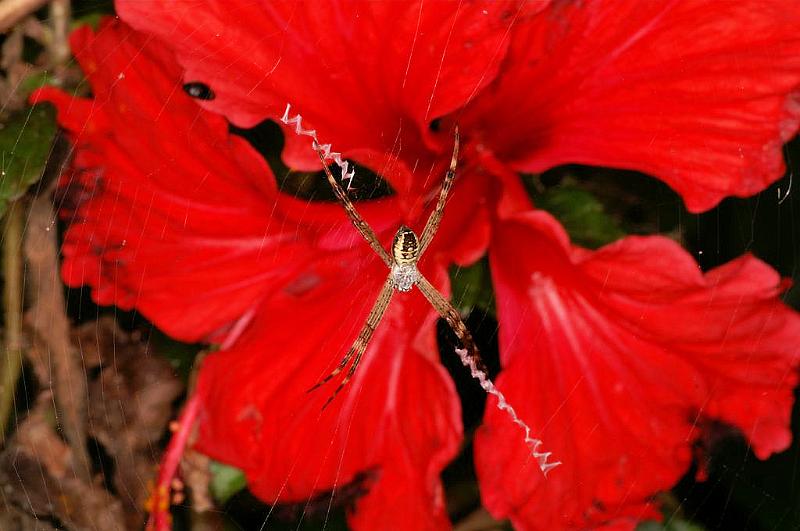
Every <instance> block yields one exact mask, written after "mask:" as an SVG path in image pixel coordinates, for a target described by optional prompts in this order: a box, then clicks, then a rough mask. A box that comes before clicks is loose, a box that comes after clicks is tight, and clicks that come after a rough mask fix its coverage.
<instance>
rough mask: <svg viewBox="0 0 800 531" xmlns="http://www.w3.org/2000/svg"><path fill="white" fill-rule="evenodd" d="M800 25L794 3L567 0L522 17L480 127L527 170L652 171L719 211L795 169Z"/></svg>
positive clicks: (695, 202) (694, 206)
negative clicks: (580, 166)
mask: <svg viewBox="0 0 800 531" xmlns="http://www.w3.org/2000/svg"><path fill="white" fill-rule="evenodd" d="M798 26H800V10H798V9H795V8H793V7H789V6H788V5H787V4H786V2H785V1H783V0H745V1H737V2H720V1H717V0H680V1H663V2H641V1H639V0H623V1H614V2H612V1H607V2H602V1H599V2H555V3H553V4H552V5H551V7H550V8H549V9H547V10H545V11H543V12H542V13H540V14H539V15H538V16H536V17H532V18H531V19H529V20H527V21H525V22H524V23H521V24H519V25H518V26H517V27H516V29H515V33H514V38H513V43H512V46H511V49H510V51H509V57H508V59H507V61H506V63H505V64H504V65H503V67H502V72H501V74H500V76H499V78H498V82H497V83H496V84H495V85H493V86H491V87H490V88H488V89H487V91H488V92H487V91H485V92H486V96H485V97H484V99H482V100H478V102H476V107H475V108H474V109H472V111H471V114H472V116H473V118H472V120H473V129H474V128H476V127H480V128H481V129H482V130H483V133H482V134H483V136H484V140H485V141H486V142H487V144H489V145H490V146H491V147H492V148H493V149H494V150H495V151H496V153H497V155H498V157H499V158H501V159H503V160H504V161H506V162H509V163H513V165H514V167H515V168H516V169H517V170H524V171H541V170H544V169H547V168H549V167H552V166H554V165H557V164H562V163H566V162H579V163H585V164H595V165H601V166H613V167H619V168H629V169H635V170H640V171H644V172H647V173H650V174H652V175H655V176H657V177H659V178H661V179H663V180H664V181H666V182H667V183H668V184H669V185H670V186H672V187H673V188H675V189H676V190H677V191H678V192H680V194H681V195H682V196H683V197H684V199H685V201H686V204H687V206H688V208H689V209H690V210H692V211H701V210H705V209H708V208H711V207H712V206H714V205H715V204H717V203H718V202H719V201H720V200H721V199H722V198H723V197H725V196H728V195H737V196H748V195H751V194H753V193H756V192H759V191H761V190H762V189H764V188H765V187H766V186H767V185H768V184H769V183H771V182H772V181H774V180H776V179H778V178H779V177H780V176H781V175H782V174H783V171H784V164H783V158H782V152H781V146H782V144H783V143H784V142H785V141H787V140H788V139H789V138H791V137H792V136H793V135H794V134H795V133H796V131H797V129H798V119H799V117H800V102H798V98H799V97H800V96H798V94H800V93H799V92H798V90H799V89H800V38H798V36H797V27H798ZM475 122H480V125H478V124H477V123H475ZM465 129H466V127H465Z"/></svg>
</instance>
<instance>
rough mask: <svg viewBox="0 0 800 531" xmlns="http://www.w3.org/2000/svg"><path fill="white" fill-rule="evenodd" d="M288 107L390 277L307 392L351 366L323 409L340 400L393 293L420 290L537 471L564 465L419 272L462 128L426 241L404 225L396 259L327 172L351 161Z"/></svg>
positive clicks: (441, 206) (349, 174)
mask: <svg viewBox="0 0 800 531" xmlns="http://www.w3.org/2000/svg"><path fill="white" fill-rule="evenodd" d="M290 108H291V106H290V105H287V106H286V112H285V113H284V114H283V118H281V122H283V123H284V124H286V125H291V124H294V125H295V133H297V134H299V135H306V136H310V137H311V138H313V139H314V142H313V144H312V147H313V148H314V150H315V151H316V152H317V155H318V156H319V160H320V162H321V163H322V168H323V170H324V172H325V177H326V178H327V179H328V183H329V184H330V185H331V188H333V192H334V194H335V195H336V198H337V199H338V200H339V202H340V203H341V204H342V206H343V207H344V210H345V212H346V213H347V217H349V218H350V221H351V222H352V223H353V225H354V226H355V228H356V229H357V230H358V232H360V233H361V236H363V237H364V239H365V240H366V241H367V243H368V244H369V245H370V247H372V250H373V251H375V253H376V254H377V255H378V256H380V257H381V260H383V263H384V264H386V266H387V267H388V268H389V275H388V277H387V278H386V281H385V282H384V283H383V287H382V288H381V291H380V293H379V294H378V298H377V299H376V300H375V303H374V304H373V306H372V310H370V312H369V315H368V316H367V321H366V323H364V326H363V328H362V329H361V331H360V332H359V334H358V337H356V340H355V342H354V343H353V346H352V347H350V350H348V351H347V353H346V354H345V355H344V357H342V360H341V361H340V362H339V364H338V365H337V366H336V368H335V369H333V371H331V373H330V374H328V375H327V376H326V377H325V378H323V379H322V380H320V381H319V382H318V383H316V384H315V385H314V386H313V387H311V388H310V389H309V392H311V391H313V390H314V389H317V388H318V387H320V386H322V385H323V384H325V383H327V382H329V381H330V380H332V379H333V378H335V377H336V376H337V375H339V374H340V373H341V372H342V371H344V370H345V369H346V368H347V366H348V364H349V365H350V367H349V369H347V373H346V374H345V376H344V378H343V379H342V381H341V382H340V383H339V386H338V387H337V388H336V390H335V391H334V392H333V394H332V395H331V396H330V397H329V398H328V400H327V401H326V402H325V404H324V405H323V406H322V408H323V409H325V407H327V406H328V405H329V404H330V403H331V402H332V401H333V399H334V398H336V395H338V394H339V392H340V391H341V390H342V389H343V388H344V386H345V385H347V383H348V382H349V381H350V379H351V378H352V377H353V375H354V374H355V372H356V368H357V367H358V364H359V363H360V362H361V357H362V356H363V355H364V352H365V351H366V350H367V346H368V345H369V341H370V339H371V338H372V334H373V333H374V332H375V329H376V328H377V327H378V324H379V323H380V321H381V318H383V314H384V313H385V312H386V308H388V306H389V303H390V302H391V300H392V295H393V294H394V291H395V290H397V291H402V292H407V291H410V290H411V289H412V288H413V287H414V286H417V287H418V288H419V290H420V291H421V292H422V294H423V295H424V296H425V298H426V299H428V302H430V303H431V305H432V306H433V308H434V309H435V310H436V311H437V312H438V313H439V315H440V316H442V318H444V320H445V321H447V324H448V325H450V328H452V329H453V332H455V334H456V336H457V337H458V339H459V341H460V342H461V345H462V346H463V347H464V348H463V349H456V353H457V354H458V356H459V357H460V358H461V362H462V363H463V364H464V365H465V366H467V367H469V369H470V373H471V375H472V377H473V378H475V379H476V380H478V381H479V382H480V385H481V387H482V388H483V389H484V390H485V391H486V392H488V393H490V394H492V395H494V396H495V397H496V398H497V407H498V408H499V409H501V410H503V411H505V412H506V413H508V415H509V416H510V417H511V420H512V422H514V423H515V424H517V425H518V426H520V427H521V428H522V429H523V430H525V444H527V445H528V447H529V448H530V451H531V454H532V455H533V457H534V458H536V460H537V461H538V464H539V468H540V469H541V471H542V473H543V474H547V472H548V471H549V470H550V469H552V468H554V467H556V466H558V465H560V464H561V462H560V461H556V462H553V463H548V462H547V459H548V458H549V457H550V452H540V451H539V447H540V446H541V444H542V441H541V440H539V439H536V438H534V437H532V436H531V429H530V427H528V425H527V424H525V422H524V421H522V420H521V419H520V418H519V417H518V416H517V413H516V412H515V411H514V408H513V407H511V405H510V404H508V402H507V401H506V399H505V396H503V393H501V392H500V390H499V389H497V388H496V387H495V385H494V383H492V381H491V380H490V379H489V377H488V376H487V374H486V368H485V366H484V364H483V361H482V360H481V357H480V353H479V352H478V348H477V347H476V346H475V342H474V341H473V339H472V335H471V334H470V333H469V330H468V329H467V327H466V325H465V324H464V321H462V320H461V316H460V315H459V314H458V311H456V309H455V308H453V306H452V305H451V304H450V302H449V301H448V300H447V299H445V298H444V296H443V295H442V294H441V293H439V291H438V290H437V289H436V288H435V287H433V285H432V284H431V283H430V282H429V281H428V279H426V278H425V277H424V276H423V275H422V274H421V273H420V272H419V270H418V269H417V262H419V259H420V258H421V257H422V254H423V253H424V252H425V250H426V249H427V248H428V245H430V243H431V240H433V237H434V236H435V235H436V231H437V229H438V228H439V223H441V221H442V215H443V214H444V207H445V204H446V203H447V196H448V194H449V193H450V188H452V186H453V180H454V179H455V176H456V165H457V164H458V149H459V141H460V138H459V133H458V127H456V128H455V135H454V136H455V139H454V142H453V156H452V158H451V159H450V166H449V168H448V170H447V173H446V174H445V177H444V182H443V183H442V188H441V190H440V191H439V198H438V200H437V202H436V207H435V208H434V209H433V212H431V215H430V216H429V217H428V221H427V222H426V223H425V228H424V229H422V236H421V237H420V238H417V235H416V234H415V233H414V231H413V230H411V229H410V228H408V227H406V226H401V227H400V228H399V229H398V230H397V233H396V234H395V236H394V240H393V241H392V248H391V253H392V254H391V255H389V253H388V252H387V251H386V249H384V248H383V246H382V245H381V243H380V241H379V240H378V237H377V235H376V234H375V231H374V230H372V227H370V226H369V224H368V223H367V222H366V221H365V220H364V218H362V217H361V214H359V213H358V210H356V207H355V205H354V204H353V202H352V201H351V200H350V197H349V196H348V195H347V192H346V191H345V189H344V188H342V185H341V184H340V183H339V182H338V181H337V180H336V178H334V176H333V174H332V173H331V170H330V168H329V167H328V159H333V160H334V161H335V162H336V164H337V165H338V166H339V167H340V168H341V170H342V179H350V180H351V182H352V178H353V171H352V170H350V171H348V168H349V165H348V163H347V161H345V160H342V157H341V154H340V153H335V152H332V151H331V146H330V144H320V143H319V142H318V141H317V134H316V131H314V130H307V129H303V127H302V125H301V120H302V119H301V117H300V115H296V116H295V117H294V118H289V110H290Z"/></svg>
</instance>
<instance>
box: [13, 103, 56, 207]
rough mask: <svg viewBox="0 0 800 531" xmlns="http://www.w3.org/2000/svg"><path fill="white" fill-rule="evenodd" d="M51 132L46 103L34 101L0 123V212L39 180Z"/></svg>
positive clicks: (53, 130)
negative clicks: (21, 111)
mask: <svg viewBox="0 0 800 531" xmlns="http://www.w3.org/2000/svg"><path fill="white" fill-rule="evenodd" d="M55 134H56V121H55V111H54V110H53V108H52V107H50V106H49V105H37V106H36V107H33V108H31V109H29V110H28V111H27V112H24V113H18V114H14V115H12V116H11V118H10V119H9V120H8V121H7V122H6V123H5V124H0V215H3V214H4V213H5V211H6V208H7V207H8V204H9V202H11V201H13V200H15V199H18V198H19V197H21V196H22V195H23V194H24V193H25V191H26V190H27V189H28V187H29V186H30V185H32V184H33V183H35V182H37V181H38V180H39V178H40V177H41V175H42V170H43V169H44V165H45V163H46V162H47V157H48V155H49V154H50V147H51V145H52V143H53V137H54V136H55Z"/></svg>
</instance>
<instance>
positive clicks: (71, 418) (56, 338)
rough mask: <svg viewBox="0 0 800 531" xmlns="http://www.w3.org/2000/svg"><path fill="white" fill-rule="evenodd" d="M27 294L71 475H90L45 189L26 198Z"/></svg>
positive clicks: (75, 360) (78, 367)
mask: <svg viewBox="0 0 800 531" xmlns="http://www.w3.org/2000/svg"><path fill="white" fill-rule="evenodd" d="M24 248H25V257H26V258H27V260H28V266H29V286H30V293H31V294H33V297H34V302H33V304H32V306H31V309H30V311H29V312H28V314H27V321H28V322H29V323H30V325H31V327H32V328H33V330H34V332H35V333H36V335H37V337H38V339H40V340H41V341H42V343H43V344H44V346H45V347H46V348H47V350H48V351H49V353H50V356H49V358H50V362H51V367H50V371H51V374H52V375H53V377H52V384H51V385H52V388H53V394H54V396H55V400H56V406H57V421H58V422H59V424H60V426H61V428H62V429H63V431H64V434H65V435H66V439H67V441H68V442H69V445H70V447H71V449H72V451H73V454H74V456H75V463H82V464H84V465H85V466H76V467H75V468H76V470H75V475H76V477H77V478H79V479H82V480H84V481H88V479H89V477H90V475H91V467H90V465H89V460H88V456H87V453H86V411H87V410H86V379H85V371H84V367H83V364H82V363H81V360H80V356H79V355H78V352H77V350H76V349H75V347H74V346H73V344H72V341H71V340H70V323H69V320H68V319H67V315H66V313H65V311H64V293H63V286H62V284H61V281H60V279H59V274H58V251H57V249H58V247H57V243H56V222H55V214H54V213H53V207H52V204H51V201H50V194H49V193H43V194H42V195H40V196H38V197H36V198H35V199H34V200H33V202H32V203H31V209H30V215H29V219H28V230H27V235H26V238H25V244H24Z"/></svg>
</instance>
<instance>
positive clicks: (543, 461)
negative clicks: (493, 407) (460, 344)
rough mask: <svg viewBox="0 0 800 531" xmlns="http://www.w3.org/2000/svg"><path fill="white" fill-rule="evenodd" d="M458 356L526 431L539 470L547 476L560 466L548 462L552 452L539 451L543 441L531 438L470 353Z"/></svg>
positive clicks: (529, 446) (526, 428) (501, 394)
mask: <svg viewBox="0 0 800 531" xmlns="http://www.w3.org/2000/svg"><path fill="white" fill-rule="evenodd" d="M456 354H458V357H459V358H461V363H462V364H464V366H465V367H467V368H469V372H470V374H471V375H472V377H473V378H475V379H476V380H478V383H479V384H480V385H481V387H482V388H483V390H484V391H486V392H487V393H489V394H490V395H493V396H494V397H496V398H497V409H499V410H501V411H504V412H506V413H507V414H508V416H509V417H511V420H512V422H514V424H516V425H517V426H519V427H520V428H522V429H523V430H524V431H525V444H526V445H527V446H528V448H529V449H530V451H531V455H532V456H533V457H534V459H536V461H537V462H538V463H539V469H540V470H541V471H542V475H544V476H547V473H548V472H549V471H550V470H552V469H553V468H555V467H557V466H558V465H560V464H561V461H555V462H552V463H548V462H547V460H548V458H549V457H550V456H551V455H552V452H540V451H539V447H540V446H541V445H542V441H541V440H540V439H534V438H533V437H531V428H530V426H528V425H527V424H525V422H524V421H523V420H522V419H520V418H519V417H518V416H517V412H516V411H514V408H513V407H511V404H509V403H508V401H506V397H505V395H503V393H502V392H501V391H500V390H499V389H498V388H497V387H495V385H494V383H492V381H491V380H490V379H489V377H488V376H487V375H486V373H485V372H483V371H482V370H480V369H479V368H478V367H477V365H476V364H475V360H474V359H473V358H472V357H470V355H469V352H467V351H466V350H464V349H460V348H457V349H456Z"/></svg>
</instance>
